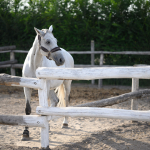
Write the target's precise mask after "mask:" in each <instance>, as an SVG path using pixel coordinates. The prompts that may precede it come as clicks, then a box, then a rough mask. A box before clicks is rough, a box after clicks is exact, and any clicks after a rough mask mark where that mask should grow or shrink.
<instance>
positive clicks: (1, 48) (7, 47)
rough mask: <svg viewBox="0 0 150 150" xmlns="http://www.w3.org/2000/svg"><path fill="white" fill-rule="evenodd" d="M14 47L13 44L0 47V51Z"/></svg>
mask: <svg viewBox="0 0 150 150" xmlns="http://www.w3.org/2000/svg"><path fill="white" fill-rule="evenodd" d="M14 49H16V46H15V45H12V46H3V47H0V51H7V50H14Z"/></svg>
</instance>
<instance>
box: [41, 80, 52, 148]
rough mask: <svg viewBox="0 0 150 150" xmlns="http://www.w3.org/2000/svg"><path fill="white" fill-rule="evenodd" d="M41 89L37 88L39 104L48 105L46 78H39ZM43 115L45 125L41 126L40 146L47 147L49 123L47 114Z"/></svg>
mask: <svg viewBox="0 0 150 150" xmlns="http://www.w3.org/2000/svg"><path fill="white" fill-rule="evenodd" d="M41 84H42V87H43V89H42V90H41V89H38V94H39V105H40V106H43V107H48V101H47V100H48V91H49V89H48V88H47V82H46V79H41ZM43 117H45V122H44V123H45V127H44V128H41V148H43V149H49V123H48V118H47V116H43Z"/></svg>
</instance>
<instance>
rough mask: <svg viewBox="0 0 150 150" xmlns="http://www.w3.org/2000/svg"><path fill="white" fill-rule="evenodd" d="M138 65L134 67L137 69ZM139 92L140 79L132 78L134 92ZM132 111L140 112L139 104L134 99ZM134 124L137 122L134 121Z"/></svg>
mask: <svg viewBox="0 0 150 150" xmlns="http://www.w3.org/2000/svg"><path fill="white" fill-rule="evenodd" d="M137 66H138V65H134V67H137ZM138 90H139V79H138V78H132V92H135V91H138ZM131 110H138V102H137V100H134V99H132V100H131ZM132 122H133V123H134V122H137V121H134V120H132Z"/></svg>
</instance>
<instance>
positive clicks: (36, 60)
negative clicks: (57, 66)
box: [30, 36, 43, 73]
mask: <svg viewBox="0 0 150 150" xmlns="http://www.w3.org/2000/svg"><path fill="white" fill-rule="evenodd" d="M42 59H43V56H42V54H41V53H40V50H39V45H38V39H37V36H36V38H35V41H34V43H33V46H32V48H31V53H30V66H31V68H32V69H33V71H34V73H35V71H36V69H37V68H38V67H41V65H42Z"/></svg>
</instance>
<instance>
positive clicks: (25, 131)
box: [22, 87, 32, 140]
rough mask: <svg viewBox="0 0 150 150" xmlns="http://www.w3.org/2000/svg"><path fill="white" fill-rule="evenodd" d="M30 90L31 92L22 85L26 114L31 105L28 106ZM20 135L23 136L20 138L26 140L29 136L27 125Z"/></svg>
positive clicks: (29, 110)
mask: <svg viewBox="0 0 150 150" xmlns="http://www.w3.org/2000/svg"><path fill="white" fill-rule="evenodd" d="M31 92H32V89H30V88H26V87H24V94H25V100H26V104H25V105H26V106H25V113H26V115H30V114H31V106H30V101H31ZM22 136H23V138H22V140H28V138H29V131H28V127H25V130H24V132H23V135H22Z"/></svg>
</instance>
